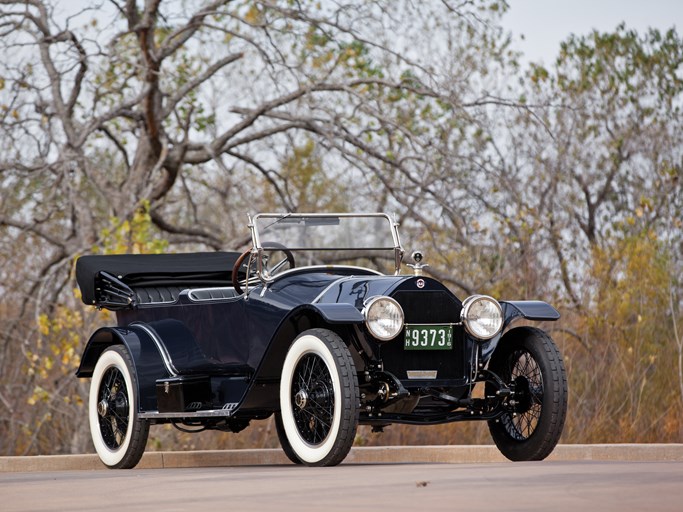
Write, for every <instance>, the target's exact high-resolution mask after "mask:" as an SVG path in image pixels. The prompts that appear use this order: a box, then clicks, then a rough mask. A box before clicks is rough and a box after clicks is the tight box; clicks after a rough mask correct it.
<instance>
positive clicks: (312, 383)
mask: <svg viewBox="0 0 683 512" xmlns="http://www.w3.org/2000/svg"><path fill="white" fill-rule="evenodd" d="M291 393H292V410H293V411H294V421H295V422H296V425H297V429H298V430H299V434H300V435H301V437H302V438H303V439H304V440H305V441H306V442H307V443H310V444H313V445H316V444H320V443H322V442H323V441H324V440H325V439H326V438H327V436H328V434H329V433H330V430H331V429H332V420H333V417H334V392H333V388H332V376H331V375H330V372H329V370H328V369H327V367H326V366H325V362H324V361H323V360H322V359H321V358H320V357H319V356H317V355H316V354H307V355H306V356H304V357H303V358H302V359H301V360H300V361H299V364H298V365H297V367H296V368H295V370H294V382H293V383H292V391H291Z"/></svg>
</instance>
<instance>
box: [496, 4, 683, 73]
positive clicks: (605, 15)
mask: <svg viewBox="0 0 683 512" xmlns="http://www.w3.org/2000/svg"><path fill="white" fill-rule="evenodd" d="M508 2H509V4H510V9H509V10H508V12H507V13H506V14H505V15H504V18H503V26H504V27H505V28H506V29H507V30H509V31H511V32H513V34H514V35H515V36H516V37H515V39H514V41H515V44H514V47H515V48H516V49H519V50H521V51H522V52H523V53H524V59H523V60H525V61H527V62H539V61H542V62H543V63H545V64H546V65H549V64H552V62H553V61H554V59H555V57H556V56H557V54H558V52H559V49H560V42H561V41H563V40H565V39H566V38H567V36H569V34H571V33H574V34H582V35H586V34H588V33H590V32H591V31H592V30H593V29H597V30H599V31H601V32H608V31H613V30H614V29H615V28H616V26H617V25H618V24H619V23H620V22H622V21H623V22H625V23H626V27H627V28H630V29H635V30H637V31H638V32H639V33H644V32H645V30H646V29H647V28H648V27H654V28H658V29H660V30H667V29H669V28H672V27H675V28H676V30H677V32H678V35H679V37H680V36H681V35H683V0H508ZM521 34H524V36H525V39H524V40H521V39H520V37H519V36H520V35H521Z"/></svg>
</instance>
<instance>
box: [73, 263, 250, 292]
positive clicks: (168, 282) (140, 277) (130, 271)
mask: <svg viewBox="0 0 683 512" xmlns="http://www.w3.org/2000/svg"><path fill="white" fill-rule="evenodd" d="M239 255H240V253H239V252H194V253H181V254H116V255H89V256H81V257H80V258H79V259H78V261H77V262H76V281H77V282H78V286H79V287H80V289H81V294H82V299H83V302H84V303H86V304H90V305H92V304H95V305H97V304H99V303H100V302H101V297H100V294H98V290H99V286H100V281H101V280H102V279H103V278H105V279H108V280H109V279H110V278H113V279H115V280H118V281H120V282H122V283H124V284H125V285H127V286H128V287H130V288H136V287H142V286H187V287H193V286H196V287H202V286H228V285H230V283H231V279H232V268H233V266H234V264H235V261H237V258H238V257H239Z"/></svg>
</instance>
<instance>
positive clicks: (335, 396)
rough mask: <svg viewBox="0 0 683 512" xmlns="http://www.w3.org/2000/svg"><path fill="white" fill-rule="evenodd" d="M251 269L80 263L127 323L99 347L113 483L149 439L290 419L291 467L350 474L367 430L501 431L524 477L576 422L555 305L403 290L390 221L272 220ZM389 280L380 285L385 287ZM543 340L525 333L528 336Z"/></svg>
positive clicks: (238, 264)
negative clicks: (555, 333) (167, 430)
mask: <svg viewBox="0 0 683 512" xmlns="http://www.w3.org/2000/svg"><path fill="white" fill-rule="evenodd" d="M249 228H250V230H251V240H252V243H251V247H250V248H249V249H248V250H247V251H245V252H243V253H238V252H214V253H191V254H161V255H115V256H83V257H81V258H80V259H79V260H78V263H77V267H76V271H77V280H78V283H79V286H80V288H81V291H82V297H83V301H84V302H85V303H86V304H90V305H93V306H96V307H98V308H107V309H110V310H113V311H116V315H117V323H118V325H116V326H109V327H102V328H101V329H99V330H97V331H96V332H95V333H94V334H93V335H92V337H91V338H90V340H89V341H88V343H87V345H86V347H85V350H84V352H83V356H82V360H81V365H80V367H79V369H78V371H77V376H78V377H81V378H90V379H91V385H90V396H89V403H88V411H89V419H90V429H91V433H92V438H93V442H94V444H95V448H96V450H97V453H98V455H99V456H100V458H101V459H102V461H103V462H104V464H106V465H107V466H109V467H111V468H132V467H134V466H135V465H136V464H137V463H138V461H139V460H140V457H141V456H142V454H143V451H144V449H145V444H146V441H147V436H148V432H149V427H150V425H153V424H161V423H172V424H173V425H175V426H176V427H178V428H179V429H181V430H184V431H187V430H204V429H217V430H224V431H231V432H239V431H240V430H242V429H244V428H245V427H246V426H247V425H248V424H249V423H250V421H252V420H258V419H264V418H268V417H269V416H270V415H272V414H275V424H276V427H277V433H278V437H279V440H280V443H281V444H282V448H283V449H284V451H285V453H286V454H287V456H288V457H289V458H290V459H291V460H292V461H293V462H295V463H300V464H306V465H311V466H331V465H336V464H339V463H340V462H341V461H342V460H344V458H345V457H346V455H347V454H348V452H349V450H350V449H351V445H352V444H353V440H354V437H355V434H356V429H357V426H358V425H359V424H364V425H372V427H373V429H375V430H378V431H381V430H382V429H383V428H384V427H386V426H388V425H390V424H392V423H405V424H413V425H434V424H440V423H449V422H455V421H470V420H474V421H487V422H488V425H489V429H490V431H491V435H492V437H493V440H494V442H495V443H496V445H497V446H498V448H499V449H500V451H501V452H502V453H503V454H504V455H505V456H506V457H508V458H510V459H512V460H540V459H543V458H545V457H547V456H548V455H549V454H550V453H551V452H552V450H553V448H554V447H555V445H556V444H557V442H558V440H559V438H560V435H561V433H562V428H563V425H564V421H565V416H566V409H567V380H566V375H565V369H564V364H563V362H562V357H561V355H560V353H559V351H558V349H557V347H556V346H555V344H554V343H553V341H552V339H551V338H550V337H549V336H548V334H546V333H545V332H544V331H542V330H540V329H537V328H534V327H529V326H521V327H513V324H514V322H515V321H516V320H520V319H526V320H539V321H549V320H557V319H558V318H559V314H558V312H557V311H556V310H555V309H554V308H553V307H552V306H550V305H548V304H546V303H545V302H540V301H501V302H498V301H496V300H495V299H493V298H491V297H488V296H485V295H473V296H470V297H467V298H466V299H465V300H463V301H461V300H460V299H459V298H458V297H456V296H455V295H454V294H453V293H452V292H451V291H450V290H449V289H448V288H446V287H445V286H444V285H443V284H441V283H440V282H438V281H436V280H435V279H432V278H430V277H427V276H425V275H423V267H425V264H424V263H423V262H422V255H421V254H420V253H418V252H416V253H414V254H413V263H412V264H409V265H408V267H411V268H410V269H409V271H408V272H407V273H402V270H403V269H402V260H403V256H404V251H403V248H402V246H401V242H400V238H399V234H398V229H397V228H398V227H397V224H396V223H395V222H393V221H392V219H391V217H389V216H388V215H384V214H293V213H292V214H259V215H256V216H255V217H253V218H251V219H250V223H249ZM373 268H377V269H379V270H374V269H373ZM526 323H528V322H526Z"/></svg>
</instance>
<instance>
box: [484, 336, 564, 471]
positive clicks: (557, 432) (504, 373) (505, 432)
mask: <svg viewBox="0 0 683 512" xmlns="http://www.w3.org/2000/svg"><path fill="white" fill-rule="evenodd" d="M489 369H490V370H491V371H493V372H494V373H496V374H497V375H498V376H499V377H500V378H501V379H502V380H503V382H506V383H510V385H511V387H512V388H513V389H514V393H515V394H514V397H513V400H514V402H515V405H514V408H513V410H512V411H509V412H506V413H505V414H504V415H503V416H501V417H500V418H498V419H496V420H491V421H489V430H490V432H491V436H492V437H493V441H494V442H495V443H496V446H497V447H498V449H499V450H500V451H501V453H502V454H503V455H505V456H506V457H507V458H508V459H510V460H515V461H523V460H543V459H545V458H546V457H547V456H548V455H550V453H551V452H552V451H553V449H554V448H555V446H556V445H557V443H558V441H559V440H560V436H561V435H562V429H563V427H564V421H565V418H566V415H567V376H566V372H565V369H564V362H563V361H562V356H561V355H560V352H559V350H558V348H557V346H556V345H555V343H554V342H553V340H552V339H551V338H550V336H548V335H547V334H546V333H545V332H544V331H542V330H540V329H535V328H531V327H520V328H517V329H514V330H512V331H510V332H509V333H508V334H507V335H506V336H505V337H504V338H503V339H502V340H501V341H500V343H499V345H498V347H497V348H496V351H495V352H494V354H493V356H492V357H491V362H490V364H489ZM487 388H488V389H487V393H486V394H487V395H490V394H493V393H495V389H493V388H492V386H491V385H490V384H489V385H487Z"/></svg>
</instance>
